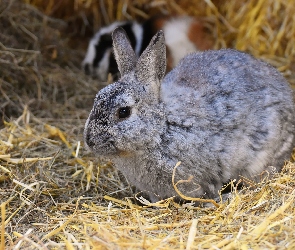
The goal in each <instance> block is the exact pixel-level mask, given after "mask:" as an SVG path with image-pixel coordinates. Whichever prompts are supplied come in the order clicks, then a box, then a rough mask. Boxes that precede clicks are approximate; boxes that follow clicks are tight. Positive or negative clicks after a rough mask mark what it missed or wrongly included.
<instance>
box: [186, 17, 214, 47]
mask: <svg viewBox="0 0 295 250" xmlns="http://www.w3.org/2000/svg"><path fill="white" fill-rule="evenodd" d="M188 38H189V40H191V41H192V43H194V44H195V46H196V48H197V49H198V50H208V49H212V48H213V44H214V43H213V38H212V36H211V35H210V33H209V31H208V30H207V28H206V27H205V26H204V25H203V24H202V23H201V21H199V20H194V21H193V22H192V24H191V25H190V27H189V30H188Z"/></svg>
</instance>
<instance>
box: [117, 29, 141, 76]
mask: <svg viewBox="0 0 295 250" xmlns="http://www.w3.org/2000/svg"><path fill="white" fill-rule="evenodd" d="M112 38H113V48H114V54H115V59H116V62H117V64H118V68H119V71H120V74H121V76H124V75H126V74H127V73H129V72H130V71H132V70H133V69H134V68H135V65H136V55H135V52H134V50H133V48H132V46H131V44H130V41H129V39H128V37H127V35H126V32H125V30H123V29H122V28H121V27H118V28H116V29H115V30H114V31H113V34H112Z"/></svg>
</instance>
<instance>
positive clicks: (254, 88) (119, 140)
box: [84, 31, 295, 201]
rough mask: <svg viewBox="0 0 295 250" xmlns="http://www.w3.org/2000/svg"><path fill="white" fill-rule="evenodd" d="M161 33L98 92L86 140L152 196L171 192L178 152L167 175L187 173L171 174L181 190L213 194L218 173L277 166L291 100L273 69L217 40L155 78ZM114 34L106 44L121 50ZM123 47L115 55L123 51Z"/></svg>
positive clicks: (290, 124) (290, 121)
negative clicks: (123, 111) (122, 113)
mask: <svg viewBox="0 0 295 250" xmlns="http://www.w3.org/2000/svg"><path fill="white" fill-rule="evenodd" d="M115 32H116V31H115ZM162 36H163V35H161V33H159V34H157V35H156V36H155V37H154V39H153V41H152V42H151V43H150V45H149V46H148V48H147V49H146V51H145V53H143V54H142V56H141V57H140V58H139V60H138V63H137V64H136V66H135V68H134V70H132V71H130V72H129V73H128V74H125V75H124V76H123V77H122V78H121V79H120V80H119V81H118V82H116V83H113V84H111V85H109V86H107V87H105V88H104V89H102V90H101V91H99V92H98V94H97V95H96V98H95V101H94V106H93V109H92V110H91V113H90V115H89V118H88V120H87V122H86V125H85V132H84V137H85V142H86V145H87V146H88V147H89V148H90V149H91V150H92V151H94V152H95V153H96V154H97V155H100V156H103V157H105V158H108V159H110V160H112V161H113V162H114V164H115V166H116V167H117V168H118V169H119V170H120V171H122V173H123V174H124V175H125V176H126V177H127V178H128V179H129V181H130V183H131V184H133V185H135V186H136V187H137V188H138V189H140V190H142V191H148V192H149V193H150V194H156V195H159V196H160V197H161V198H166V197H170V196H174V195H176V192H175V190H174V188H173V186H172V182H171V179H172V171H173V168H174V166H175V164H176V163H177V162H178V161H181V162H182V163H181V165H180V166H179V167H178V168H177V171H176V180H187V179H189V178H190V176H192V177H193V179H192V180H191V181H190V182H188V183H182V184H179V189H180V190H181V191H182V192H183V193H184V194H185V195H187V196H191V197H201V196H205V197H215V196H217V191H218V190H219V189H220V188H221V186H222V184H223V183H225V182H227V181H228V180H230V179H239V177H240V175H241V176H245V177H247V178H252V179H257V178H259V174H260V173H261V172H262V171H264V170H266V169H268V167H269V166H271V165H272V166H274V167H276V169H277V170H280V169H281V167H282V166H283V164H284V161H285V160H288V159H289V157H290V155H291V151H292V148H293V146H294V144H295V136H294V132H295V131H294V130H295V107H294V100H293V97H292V90H291V88H290V87H289V85H288V83H287V81H286V80H285V79H284V78H283V76H282V75H281V74H280V73H279V72H278V71H277V70H276V69H275V68H273V67H272V66H270V65H268V64H266V63H265V62H262V61H260V60H257V59H255V58H253V57H252V56H250V55H248V54H246V53H242V52H239V51H236V50H231V49H223V50H218V51H205V52H199V53H193V54H190V55H188V56H187V57H185V58H184V59H183V60H182V61H181V62H180V63H179V65H178V66H177V67H176V68H175V69H174V70H172V71H171V72H170V73H169V74H168V75H167V76H166V77H164V79H163V80H162V79H161V78H162V77H163V75H162V74H161V73H159V70H158V68H161V70H160V71H161V72H162V67H163V65H165V63H163V61H165V51H164V50H165V47H164V46H162V44H164V39H163V38H162ZM156 37H158V38H160V39H157V38H156ZM114 38H115V39H119V40H118V41H115V42H114V45H115V46H116V48H115V49H117V50H124V48H122V46H117V45H116V44H120V43H121V42H122V41H121V39H123V38H121V36H114ZM124 39H125V38H124ZM125 49H126V50H127V51H125V52H124V53H123V52H121V53H118V55H125V54H128V53H132V51H130V47H129V46H127V47H126V48H125ZM153 51H154V52H156V53H154V52H153ZM124 60H125V59H124V58H117V61H120V62H121V61H124ZM146 61H148V62H151V63H150V64H149V65H150V67H147V64H146V63H142V62H146ZM164 71H165V70H164ZM151 72H152V74H151ZM144 75H148V77H144ZM138 78H140V80H139V79H138ZM145 80H147V81H145ZM160 83H161V84H160ZM119 107H131V116H130V117H129V118H125V119H119V118H118V109H119ZM198 187H199V188H198ZM151 199H152V201H155V196H153V195H151Z"/></svg>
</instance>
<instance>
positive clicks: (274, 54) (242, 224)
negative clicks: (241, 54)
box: [0, 0, 295, 250]
mask: <svg viewBox="0 0 295 250" xmlns="http://www.w3.org/2000/svg"><path fill="white" fill-rule="evenodd" d="M24 2H27V3H31V4H34V5H35V6H37V7H38V8H39V10H37V9H35V8H34V7H32V6H31V5H25V4H23V3H22V2H20V1H0V29H1V34H0V92H1V94H0V114H1V118H2V119H1V122H2V123H1V124H0V204H1V205H0V210H1V213H0V214H1V215H0V217H1V218H0V221H1V226H0V234H1V236H0V249H1V250H2V249H154V248H157V249H197V248H198V249H249V248H250V249H251V248H252V249H254V248H255V249H257V248H259V249H260V248H262V249H265V248H267V249H269V248H272V249H279V248H284V249H294V248H295V240H294V239H293V238H294V233H295V231H294V222H295V219H294V218H295V217H294V216H295V214H294V212H295V203H294V195H295V193H294V192H295V191H294V190H295V165H294V164H292V163H287V165H286V166H285V168H284V170H283V171H282V173H277V174H275V177H274V178H273V179H271V180H268V178H267V176H265V178H264V179H262V181H261V183H259V184H255V183H249V184H250V185H249V187H247V188H244V189H243V190H242V191H237V190H236V188H235V186H234V185H232V186H231V188H232V197H231V198H230V199H229V200H223V201H222V202H219V203H218V207H215V206H209V205H208V204H207V205H208V206H200V207H194V206H192V204H190V203H188V204H185V205H179V204H176V203H174V202H173V201H172V200H171V199H167V200H164V201H161V202H159V203H157V204H149V203H148V202H147V201H145V200H144V199H143V198H141V197H140V195H139V196H138V199H139V200H141V201H143V202H144V203H146V205H145V206H139V205H136V202H135V198H134V193H133V190H132V188H131V187H130V185H129V184H128V182H127V181H126V180H125V178H124V177H123V176H122V175H121V174H120V173H118V172H117V171H116V169H114V168H113V167H112V165H111V163H109V162H103V161H102V160H100V159H96V158H94V157H93V155H92V154H90V153H89V152H86V151H85V149H84V147H83V141H82V131H83V126H84V122H85V119H86V118H87V116H88V112H89V110H90V108H91V106H92V102H93V97H94V95H95V94H96V92H97V90H98V89H99V88H101V87H103V85H104V84H105V83H99V82H97V81H95V80H93V79H91V78H90V77H87V76H85V75H84V74H83V73H82V72H81V70H80V62H81V61H82V58H83V56H84V53H85V46H86V45H87V39H88V38H89V37H90V36H91V33H92V32H93V31H94V30H95V29H97V28H98V27H99V26H100V25H103V24H106V23H109V22H111V21H113V20H115V19H131V18H136V19H139V20H140V19H144V18H146V17H147V16H149V15H151V14H156V13H167V14H186V13H187V14H190V15H196V16H203V17H205V19H204V20H206V21H208V25H209V26H208V27H210V28H211V30H212V34H213V36H214V37H215V40H216V44H215V47H216V48H219V47H223V46H229V47H237V48H240V49H243V50H246V51H248V52H250V53H252V54H254V55H256V56H260V57H262V58H264V59H266V60H268V61H269V62H271V63H273V64H274V65H275V66H276V67H278V68H279V69H280V70H281V71H282V72H283V74H284V75H285V76H286V77H287V79H288V80H289V82H290V83H292V84H294V83H295V75H294V74H295V73H294V72H295V70H294V58H295V57H294V53H295V49H294V46H295V43H294V39H295V34H294V32H295V22H294V16H295V15H294V14H295V11H294V6H292V4H291V3H292V1H282V0H273V1H267V3H268V5H266V4H265V3H266V2H265V1H234V0H232V1H227V2H226V5H224V4H223V3H222V1H217V0H216V1H214V2H211V1H210V0H204V1H181V4H180V3H178V2H177V1H159V0H154V1H147V0H146V1H143V0H137V1H123V0H122V1H107V0H105V1H91V0H89V1H82V0H81V1H80V0H77V1H66V0H64V1H55V0H50V1H46V2H47V5H45V4H44V1H38V0H30V1H24ZM114 2H115V3H117V4H118V5H116V4H113V3H114ZM193 6H198V8H194V7H193ZM121 7H123V10H124V11H120V8H121ZM100 13H102V14H100ZM45 14H48V15H50V17H49V16H46V15H45ZM92 27H95V28H92ZM294 157H295V155H293V160H294V159H295V158H294ZM176 184H177V183H176ZM176 184H175V185H176Z"/></svg>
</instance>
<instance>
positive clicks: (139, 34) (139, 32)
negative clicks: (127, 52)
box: [132, 22, 143, 57]
mask: <svg viewBox="0 0 295 250" xmlns="http://www.w3.org/2000/svg"><path fill="white" fill-rule="evenodd" d="M132 31H133V34H134V36H135V40H136V45H135V54H136V55H137V56H138V57H139V53H140V49H141V45H142V38H143V28H142V25H141V24H138V23H136V22H134V23H133V24H132Z"/></svg>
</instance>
